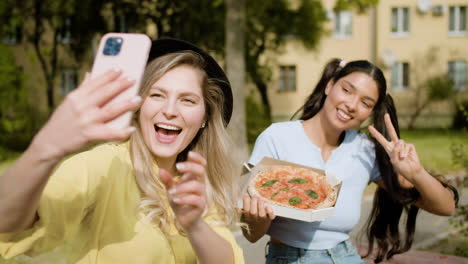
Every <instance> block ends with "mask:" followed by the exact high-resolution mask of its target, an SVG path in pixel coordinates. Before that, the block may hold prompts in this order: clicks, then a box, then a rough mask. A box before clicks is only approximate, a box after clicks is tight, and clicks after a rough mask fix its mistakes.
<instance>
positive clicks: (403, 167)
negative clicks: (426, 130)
mask: <svg viewBox="0 0 468 264" xmlns="http://www.w3.org/2000/svg"><path fill="white" fill-rule="evenodd" d="M384 118H385V126H386V127H387V131H388V133H389V136H390V141H388V140H387V139H386V138H385V137H384V136H383V135H382V134H381V133H380V132H379V131H377V129H375V128H374V127H373V126H369V132H370V133H371V134H372V136H373V137H374V138H375V139H376V140H377V141H378V142H379V143H380V145H382V147H383V148H384V149H385V151H386V152H387V154H388V156H389V157H390V160H391V162H392V165H393V166H394V167H395V169H396V170H397V173H398V174H399V175H401V176H403V177H404V178H405V179H406V180H408V181H409V182H410V183H413V182H414V181H413V176H414V175H417V174H418V173H420V172H421V171H422V170H424V168H423V167H422V166H421V163H420V161H419V158H418V153H417V152H416V148H415V147H414V145H413V144H409V143H406V142H405V141H403V140H401V139H399V138H398V135H397V133H396V131H395V128H394V127H393V124H392V121H391V120H390V116H389V115H388V114H385V117H384ZM403 185H405V184H404V183H403Z"/></svg>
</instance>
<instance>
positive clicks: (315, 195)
mask: <svg viewBox="0 0 468 264" xmlns="http://www.w3.org/2000/svg"><path fill="white" fill-rule="evenodd" d="M255 188H256V190H257V192H258V193H259V194H260V195H261V196H263V197H265V198H267V199H269V200H273V201H275V202H278V203H281V204H285V205H289V206H293V207H296V208H300V209H313V208H315V207H316V206H317V205H318V204H319V203H321V202H322V201H323V200H325V199H326V198H327V196H328V194H329V193H330V192H332V187H331V186H330V184H329V183H328V181H327V179H326V177H325V176H324V175H320V174H318V173H316V172H313V171H310V170H307V169H304V168H297V167H293V166H272V167H270V168H268V169H266V170H264V171H263V172H261V173H260V174H259V175H258V176H257V178H256V182H255Z"/></svg>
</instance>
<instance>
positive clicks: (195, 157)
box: [176, 151, 206, 182]
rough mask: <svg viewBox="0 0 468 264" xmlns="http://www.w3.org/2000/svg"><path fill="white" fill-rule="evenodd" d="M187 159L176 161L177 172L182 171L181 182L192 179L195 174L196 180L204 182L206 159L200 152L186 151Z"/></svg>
mask: <svg viewBox="0 0 468 264" xmlns="http://www.w3.org/2000/svg"><path fill="white" fill-rule="evenodd" d="M187 158H188V159H187V161H185V162H178V163H177V164H176V168H177V170H178V171H179V172H181V173H183V176H182V178H181V180H180V181H181V182H184V181H188V180H191V179H193V176H196V178H197V180H199V181H201V182H205V174H206V169H205V166H206V160H205V158H203V157H202V156H201V155H200V154H198V153H196V152H193V151H190V152H189V153H188V157H187Z"/></svg>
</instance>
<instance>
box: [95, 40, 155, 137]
mask: <svg viewBox="0 0 468 264" xmlns="http://www.w3.org/2000/svg"><path fill="white" fill-rule="evenodd" d="M150 48H151V40H150V38H149V37H148V36H146V35H144V34H129V33H107V34H105V35H104V36H103V37H102V38H101V41H100V42H99V48H98V50H97V54H96V57H95V59H94V63H93V68H92V71H91V79H94V78H96V77H98V76H100V75H102V74H103V73H105V72H107V71H109V70H111V69H114V68H118V69H121V70H122V78H127V77H129V78H132V79H134V80H135V84H134V85H133V86H131V87H130V88H128V89H127V90H125V91H123V92H122V93H121V94H119V95H118V96H116V97H115V98H113V99H112V101H110V102H109V103H118V102H119V101H123V100H126V99H129V98H132V97H134V96H135V95H137V94H138V90H139V89H140V84H141V79H142V77H143V72H144V71H145V66H146V62H147V60H148V54H149V52H150ZM132 115H133V112H132V111H129V112H127V113H124V114H122V115H121V116H119V117H117V118H116V119H114V120H111V121H109V123H108V124H109V125H110V126H112V127H115V128H124V127H127V126H129V125H130V122H131V120H132Z"/></svg>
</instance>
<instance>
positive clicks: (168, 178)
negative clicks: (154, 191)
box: [159, 168, 175, 190]
mask: <svg viewBox="0 0 468 264" xmlns="http://www.w3.org/2000/svg"><path fill="white" fill-rule="evenodd" d="M159 177H160V178H161V181H162V183H163V184H164V185H165V186H166V189H167V190H170V189H172V188H173V187H174V185H175V182H174V180H173V178H172V174H171V173H170V172H168V171H167V170H165V169H162V168H160V169H159Z"/></svg>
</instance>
